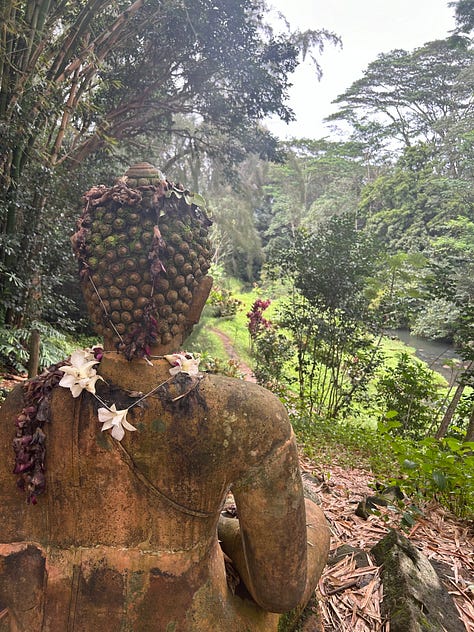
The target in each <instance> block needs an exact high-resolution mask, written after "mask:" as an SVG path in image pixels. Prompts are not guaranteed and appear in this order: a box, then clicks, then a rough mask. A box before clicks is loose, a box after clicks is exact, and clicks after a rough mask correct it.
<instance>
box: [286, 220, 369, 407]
mask: <svg viewBox="0 0 474 632" xmlns="http://www.w3.org/2000/svg"><path fill="white" fill-rule="evenodd" d="M374 259H375V250H374V247H373V244H372V243H371V241H370V239H369V238H368V237H367V235H365V234H363V233H361V232H360V231H358V230H357V229H356V228H355V226H354V224H353V221H352V219H351V218H350V217H348V216H346V215H343V216H341V217H332V218H331V219H330V220H329V221H328V222H326V223H325V224H323V225H321V226H320V227H319V230H318V232H316V233H313V234H308V233H307V232H305V231H297V233H296V236H295V239H294V241H293V242H292V244H291V247H289V248H287V249H285V250H283V251H280V252H279V253H278V256H277V257H275V262H276V264H277V265H278V269H279V271H280V274H281V276H282V277H283V278H285V279H287V280H288V281H290V282H292V283H293V284H294V288H293V291H292V293H291V294H290V297H289V299H288V300H287V301H286V302H283V304H282V306H281V309H280V316H279V318H280V322H281V325H282V326H283V327H284V328H285V329H287V330H288V331H289V332H290V334H291V337H292V340H293V343H294V345H295V347H296V350H297V374H298V383H299V396H300V402H301V405H303V402H306V404H307V405H308V406H309V409H310V412H312V411H313V410H314V411H317V412H318V414H320V415H323V414H325V415H328V416H329V417H336V416H337V415H338V414H339V413H340V412H341V411H342V410H344V409H346V408H347V407H348V406H349V405H350V403H351V401H352V400H353V399H354V397H356V395H357V394H358V393H359V394H360V393H361V392H362V391H363V390H364V389H366V388H367V385H368V380H369V377H370V375H371V374H372V373H373V371H374V370H375V367H376V366H377V363H378V361H379V360H378V350H377V344H374V341H373V335H372V334H373V332H374V331H375V328H374V323H373V322H372V318H371V314H370V311H369V305H368V298H367V297H366V296H365V295H364V287H365V283H366V279H367V277H368V275H369V274H370V273H371V271H372V270H373V265H374Z"/></svg>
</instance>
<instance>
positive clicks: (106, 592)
mask: <svg viewBox="0 0 474 632" xmlns="http://www.w3.org/2000/svg"><path fill="white" fill-rule="evenodd" d="M209 223H210V222H209V220H208V219H207V216H206V215H205V212H204V211H203V210H202V201H201V198H199V196H195V195H192V194H191V193H189V192H188V191H186V190H185V189H184V188H183V187H181V186H180V185H174V184H172V183H170V182H168V181H167V180H166V179H165V178H164V177H163V176H162V174H161V173H160V172H159V171H157V170H156V169H154V168H153V167H151V166H150V165H148V164H147V163H140V164H138V165H135V166H134V167H132V168H130V169H129V170H128V172H127V173H126V176H125V177H124V178H121V179H120V180H119V181H117V183H116V184H115V185H114V186H112V187H105V186H101V187H95V188H93V189H91V191H89V192H88V193H87V194H86V196H85V206H84V212H83V215H82V218H81V219H80V220H79V223H78V230H77V232H76V234H75V236H74V237H73V247H74V250H75V253H76V255H77V257H78V260H79V268H80V278H81V285H82V289H83V292H84V296H85V298H86V302H87V304H88V308H89V312H90V316H91V318H92V321H93V323H94V325H95V328H96V330H97V332H98V333H99V335H101V336H102V337H103V340H104V346H103V349H95V350H88V351H83V352H76V353H75V354H73V356H71V360H70V361H68V362H65V363H60V364H59V365H56V366H54V367H51V368H50V369H49V370H48V371H45V372H44V373H43V374H42V375H40V376H38V377H37V378H34V379H32V380H30V381H29V382H27V383H26V385H25V386H20V387H18V388H17V389H16V390H15V391H13V392H12V393H11V394H10V395H9V397H8V398H7V400H6V402H5V403H4V405H3V406H2V409H1V411H0V446H1V450H2V459H0V481H1V485H0V499H1V507H2V528H1V531H0V632H1V631H3V630H11V631H15V632H26V631H32V632H40V631H41V632H46V631H48V632H59V631H65V632H66V631H70V632H93V631H95V630H103V631H104V632H126V631H129V632H132V631H133V632H148V631H150V632H151V631H153V632H179V631H183V632H184V631H186V632H206V631H212V632H216V631H221V630H222V631H223V632H224V631H225V632H258V631H262V632H277V630H285V629H288V630H289V629H290V628H291V626H290V627H285V623H284V619H283V618H282V617H283V615H282V613H288V612H289V611H292V610H295V611H296V612H299V611H301V610H302V609H303V608H304V606H305V604H306V603H307V602H308V600H309V599H310V597H311V596H312V594H313V591H314V588H315V586H316V584H317V581H318V578H319V576H320V574H321V572H322V569H323V567H324V565H325V562H326V558H327V553H328V546H329V536H328V528H327V525H326V521H325V519H324V516H323V514H322V512H321V510H320V509H319V508H318V507H317V506H316V505H315V504H314V503H312V502H311V501H309V500H307V499H305V498H304V495H303V489H302V481H301V476H300V471H299V467H298V455H297V449H296V444H295V439H294V436H293V432H292V428H291V425H290V423H289V420H288V416H287V413H286V411H285V409H284V407H283V406H282V404H281V403H280V401H279V400H278V399H277V398H276V397H275V396H274V395H273V394H272V393H270V392H269V391H267V390H265V389H264V388H262V387H260V386H258V385H256V384H252V383H248V382H243V381H241V380H238V379H233V378H228V377H225V376H221V375H211V374H202V373H200V372H199V367H198V364H197V361H196V360H195V358H194V357H193V356H192V355H191V354H187V353H185V352H183V351H182V349H183V343H184V340H185V338H186V337H187V335H188V334H189V333H190V331H191V329H192V326H193V324H195V323H196V322H197V321H198V319H199V315H200V313H201V310H202V308H203V305H204V303H205V301H206V298H207V295H208V293H209V290H210V287H211V279H210V277H209V276H208V275H207V271H208V269H209V263H210V256H211V249H210V244H209V239H208V236H207V232H208V227H209ZM12 442H13V445H14V450H12ZM13 468H14V470H15V475H16V478H17V484H16V485H15V475H12V470H13ZM229 494H232V498H233V502H234V503H235V513H236V515H234V514H233V512H231V515H229V512H227V514H226V513H223V507H224V503H225V502H226V499H228V498H229Z"/></svg>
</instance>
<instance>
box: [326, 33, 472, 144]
mask: <svg viewBox="0 0 474 632" xmlns="http://www.w3.org/2000/svg"><path fill="white" fill-rule="evenodd" d="M473 61H474V51H472V49H471V42H470V40H469V39H468V38H467V37H464V36H461V35H452V36H451V37H448V38H447V39H445V40H436V41H433V42H428V43H427V44H425V45H424V46H422V47H421V48H417V49H415V50H414V51H413V52H411V53H410V52H407V51H405V50H394V51H391V52H389V53H382V54H381V55H379V56H378V58H377V59H376V60H375V61H373V62H372V63H370V64H369V66H368V68H367V70H366V71H365V73H364V76H363V78H361V79H358V80H357V81H355V82H354V83H353V84H352V86H350V88H349V89H348V90H346V91H345V92H344V93H343V94H342V95H340V96H339V97H338V98H337V99H336V100H335V103H337V104H339V105H340V109H339V110H338V111H337V112H336V113H335V114H333V115H331V116H330V117H329V118H328V120H332V121H337V120H343V121H346V122H348V123H350V124H351V125H352V126H353V127H354V129H355V130H356V131H357V132H358V133H359V135H362V136H363V134H364V130H367V129H369V128H370V129H371V130H372V134H371V135H372V137H373V135H374V132H375V136H376V138H377V139H378V142H379V143H382V145H384V144H387V143H389V144H390V145H391V147H392V150H393V147H394V143H398V146H399V147H401V148H403V147H410V146H411V145H413V144H415V143H417V142H420V141H423V142H436V143H440V142H442V141H443V140H444V139H445V137H446V135H447V134H448V130H449V129H451V130H452V129H453V128H454V127H456V125H457V124H458V123H459V122H461V121H462V120H463V119H465V118H466V117H469V116H471V114H472V112H473V109H474V97H473V86H474V77H473V76H472V73H469V72H463V71H467V70H469V69H470V68H471V66H472V64H473Z"/></svg>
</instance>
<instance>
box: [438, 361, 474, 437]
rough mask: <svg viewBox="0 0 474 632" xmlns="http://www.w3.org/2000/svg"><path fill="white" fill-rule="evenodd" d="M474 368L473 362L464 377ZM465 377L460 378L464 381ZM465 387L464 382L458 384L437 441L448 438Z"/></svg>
mask: <svg viewBox="0 0 474 632" xmlns="http://www.w3.org/2000/svg"><path fill="white" fill-rule="evenodd" d="M473 367H474V361H471V362H470V363H469V365H468V366H467V368H466V370H465V371H464V373H463V375H465V374H466V373H467V372H468V371H471V370H472V368H473ZM463 375H461V378H460V379H461V380H463ZM465 387H466V383H465V382H464V381H461V382H460V383H459V384H458V386H457V388H456V391H455V392H454V395H453V399H452V400H451V402H450V404H449V406H448V408H447V410H446V412H445V413H444V417H443V419H442V420H441V423H440V425H439V428H438V430H437V432H436V434H435V437H436V439H442V438H443V437H445V436H446V433H447V432H448V428H449V424H450V423H451V421H452V419H453V417H454V413H455V412H456V408H457V405H458V404H459V400H460V399H461V396H462V394H463V391H464V389H465Z"/></svg>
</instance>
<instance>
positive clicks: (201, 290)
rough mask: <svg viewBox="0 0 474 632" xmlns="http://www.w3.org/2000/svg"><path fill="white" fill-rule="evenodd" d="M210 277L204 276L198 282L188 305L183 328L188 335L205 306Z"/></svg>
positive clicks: (209, 287) (209, 288)
mask: <svg viewBox="0 0 474 632" xmlns="http://www.w3.org/2000/svg"><path fill="white" fill-rule="evenodd" d="M212 281H213V279H212V277H211V276H205V277H203V278H202V279H201V281H200V282H199V285H198V286H197V288H195V290H194V291H193V300H192V301H191V304H190V305H189V311H188V313H187V315H186V323H185V328H186V332H187V333H190V332H191V329H192V328H193V326H194V325H195V324H196V323H197V322H198V321H199V319H200V317H201V312H202V310H203V309H204V305H205V304H206V301H207V297H208V296H209V292H210V291H211V287H212Z"/></svg>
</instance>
